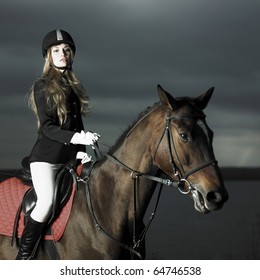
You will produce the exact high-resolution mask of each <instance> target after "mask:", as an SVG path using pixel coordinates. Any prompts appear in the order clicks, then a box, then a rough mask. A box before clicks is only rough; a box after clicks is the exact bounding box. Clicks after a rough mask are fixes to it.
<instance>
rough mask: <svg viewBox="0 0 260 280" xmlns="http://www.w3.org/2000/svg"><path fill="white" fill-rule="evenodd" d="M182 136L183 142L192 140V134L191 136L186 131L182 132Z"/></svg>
mask: <svg viewBox="0 0 260 280" xmlns="http://www.w3.org/2000/svg"><path fill="white" fill-rule="evenodd" d="M180 137H181V140H182V141H183V142H189V141H190V136H189V134H188V133H186V132H183V133H181V134H180Z"/></svg>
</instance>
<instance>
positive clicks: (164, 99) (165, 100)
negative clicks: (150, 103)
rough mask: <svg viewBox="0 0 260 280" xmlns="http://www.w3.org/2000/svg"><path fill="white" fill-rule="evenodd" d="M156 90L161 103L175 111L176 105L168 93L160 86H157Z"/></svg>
mask: <svg viewBox="0 0 260 280" xmlns="http://www.w3.org/2000/svg"><path fill="white" fill-rule="evenodd" d="M157 90H158V94H159V97H160V100H161V103H162V104H163V105H165V106H166V107H168V108H169V109H171V110H173V111H175V110H177V108H178V104H177V101H176V99H175V98H173V97H172V96H171V95H170V93H168V92H167V91H165V90H164V89H163V88H162V87H161V86H160V85H157Z"/></svg>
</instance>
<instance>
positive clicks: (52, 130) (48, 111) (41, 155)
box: [29, 79, 85, 164]
mask: <svg viewBox="0 0 260 280" xmlns="http://www.w3.org/2000/svg"><path fill="white" fill-rule="evenodd" d="M47 83H48V81H47V80H46V79H39V80H38V81H36V82H35V85H34V98H35V103H36V107H37V110H38V116H39V121H40V127H39V130H38V138H37V141H36V143H35V145H34V146H33V149H32V151H31V155H30V160H29V161H30V162H36V161H37V162H40V161H41V162H48V163H53V164H59V163H67V162H69V161H71V160H74V159H75V157H76V154H77V152H78V151H85V146H83V145H73V144H70V140H71V138H72V137H73V135H74V133H75V132H80V131H81V130H84V126H83V121H82V116H81V109H80V102H79V100H78V97H77V96H76V94H75V93H74V92H73V91H72V89H71V88H70V87H69V86H67V87H66V88H67V93H66V96H67V100H66V106H67V112H68V113H67V119H66V121H65V122H64V123H63V124H62V125H60V124H59V119H58V115H57V110H56V108H55V107H53V106H50V105H49V103H47V99H46V96H45V92H46V90H47ZM61 83H62V82H61ZM61 86H64V85H61Z"/></svg>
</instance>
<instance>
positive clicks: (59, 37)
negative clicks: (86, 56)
mask: <svg viewBox="0 0 260 280" xmlns="http://www.w3.org/2000/svg"><path fill="white" fill-rule="evenodd" d="M62 43H67V44H68V45H69V46H70V47H71V49H72V51H73V53H74V54H75V52H76V46H75V44H74V41H73V39H72V37H71V36H70V34H69V33H68V32H66V31H64V30H61V29H56V30H53V31H51V32H49V33H47V34H46V35H45V37H44V38H43V42H42V55H43V57H45V56H46V54H47V50H48V49H49V48H50V47H51V46H54V45H59V44H62Z"/></svg>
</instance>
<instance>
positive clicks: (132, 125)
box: [109, 102, 161, 152]
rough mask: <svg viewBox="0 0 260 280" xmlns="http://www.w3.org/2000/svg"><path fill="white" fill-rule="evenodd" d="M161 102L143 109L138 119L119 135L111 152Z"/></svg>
mask: <svg viewBox="0 0 260 280" xmlns="http://www.w3.org/2000/svg"><path fill="white" fill-rule="evenodd" d="M160 104H161V103H160V102H156V103H154V105H152V106H148V107H147V108H146V109H145V110H144V111H142V112H141V113H140V114H139V115H138V117H137V119H135V120H134V121H133V122H132V123H131V124H130V125H129V126H128V127H127V128H126V129H125V130H124V131H123V133H122V134H121V135H120V136H119V138H118V139H117V140H116V142H115V144H114V145H113V146H112V147H111V148H110V149H109V152H113V151H114V150H115V149H116V148H117V147H118V146H119V145H120V144H121V143H122V141H123V140H124V139H125V138H126V136H127V135H128V134H129V133H130V132H131V130H133V129H134V128H135V126H136V125H137V124H138V123H139V122H140V121H141V120H142V119H143V118H144V117H146V116H147V115H149V114H150V113H151V112H152V111H153V110H154V109H155V108H157V107H158V106H159V105H160Z"/></svg>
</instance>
